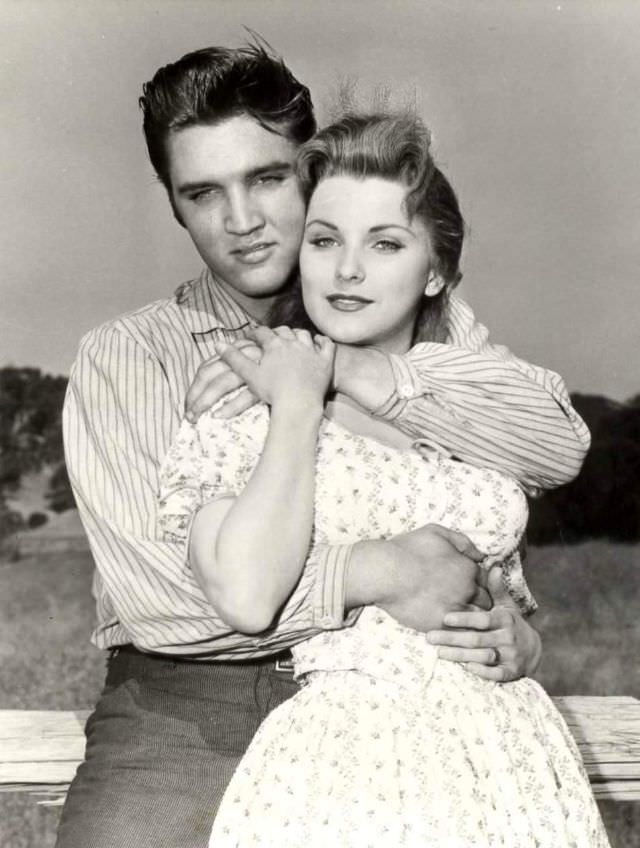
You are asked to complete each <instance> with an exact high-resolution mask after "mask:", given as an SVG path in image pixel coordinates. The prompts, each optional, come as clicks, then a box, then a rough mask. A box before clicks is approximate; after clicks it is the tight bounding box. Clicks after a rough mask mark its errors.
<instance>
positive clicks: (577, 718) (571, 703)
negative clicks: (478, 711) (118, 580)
mask: <svg viewBox="0 0 640 848" xmlns="http://www.w3.org/2000/svg"><path fill="white" fill-rule="evenodd" d="M554 701H555V703H556V706H557V707H558V709H559V710H560V712H561V713H562V714H563V716H564V718H565V720H566V722H567V724H568V726H569V728H570V730H571V732H572V733H573V736H574V738H575V739H576V741H577V743H578V747H579V748H580V751H581V753H582V757H583V759H584V763H585V766H586V769H587V773H588V774H589V779H590V780H591V785H592V787H593V791H594V794H595V796H596V798H599V799H609V800H619V801H640V701H638V700H636V699H635V698H628V697H615V696H608V697H604V698H595V697H581V696H571V697H564V698H554ZM88 715H89V712H88V711H86V710H78V711H59V710H45V711H43V710H0V791H20V790H22V791H29V792H35V793H42V794H44V795H45V796H47V798H48V801H46V802H45V803H59V802H60V801H61V799H62V798H63V797H64V794H65V792H66V790H67V788H68V785H69V782H70V781H71V779H72V778H73V775H74V774H75V771H76V768H77V767H78V764H79V763H80V762H81V761H82V759H83V756H84V741H85V740H84V724H85V722H86V720H87V717H88Z"/></svg>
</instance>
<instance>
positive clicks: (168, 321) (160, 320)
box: [80, 287, 186, 349]
mask: <svg viewBox="0 0 640 848" xmlns="http://www.w3.org/2000/svg"><path fill="white" fill-rule="evenodd" d="M180 288H182V287H180ZM178 290H180V289H178ZM183 325H184V321H183V318H182V316H181V309H180V306H179V305H178V303H177V300H176V295H175V294H174V295H172V296H171V297H163V298H160V299H159V300H154V301H152V302H151V303H148V304H146V305H145V306H140V307H138V308H137V309H133V310H131V311H130V312H125V313H124V314H122V315H118V316H116V317H115V318H110V319H108V320H107V321H104V322H103V323H102V324H99V325H98V326H97V327H94V328H93V329H91V330H89V331H88V332H87V333H85V334H84V336H83V337H82V339H81V340H80V349H83V348H86V347H87V346H94V345H96V344H104V343H108V342H109V341H110V340H115V339H120V340H122V341H125V342H126V341H130V342H132V343H135V344H138V345H142V346H143V347H151V348H156V347H157V345H158V342H159V340H160V339H166V338H167V333H169V334H170V336H171V337H175V336H176V335H180V334H182V333H184V332H186V329H185V328H184V326H183Z"/></svg>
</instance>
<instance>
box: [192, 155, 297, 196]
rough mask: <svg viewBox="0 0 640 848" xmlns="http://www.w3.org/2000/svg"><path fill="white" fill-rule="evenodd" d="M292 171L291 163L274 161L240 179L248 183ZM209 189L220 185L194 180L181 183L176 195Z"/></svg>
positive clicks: (252, 170) (208, 181) (254, 169)
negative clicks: (268, 175)
mask: <svg viewBox="0 0 640 848" xmlns="http://www.w3.org/2000/svg"><path fill="white" fill-rule="evenodd" d="M292 171H293V165H292V164H291V162H281V161H280V160H275V161H273V162H267V163H266V164H264V165H258V166H257V167H256V168H251V169H250V170H248V171H245V172H244V174H242V179H243V180H244V181H246V182H250V181H251V180H255V179H256V177H261V176H264V175H265V174H274V173H275V174H290V173H291V172H292ZM211 188H220V183H218V182H216V181H215V180H206V179H205V180H194V181H193V182H187V183H182V185H179V186H178V187H177V189H176V191H177V193H178V194H193V193H195V192H198V191H203V190H206V189H211Z"/></svg>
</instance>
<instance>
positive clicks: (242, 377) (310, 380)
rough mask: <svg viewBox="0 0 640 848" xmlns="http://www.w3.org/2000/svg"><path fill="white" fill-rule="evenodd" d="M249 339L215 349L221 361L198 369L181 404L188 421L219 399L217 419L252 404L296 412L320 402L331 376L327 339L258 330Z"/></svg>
mask: <svg viewBox="0 0 640 848" xmlns="http://www.w3.org/2000/svg"><path fill="white" fill-rule="evenodd" d="M251 335H252V337H253V338H252V339H243V340H240V341H238V342H236V343H234V344H222V343H221V344H218V345H216V351H217V353H218V356H219V359H210V360H208V361H207V362H204V363H203V364H202V365H201V366H200V368H199V369H198V373H197V374H196V377H195V379H194V382H193V384H192V385H191V388H190V389H189V392H188V393H187V399H186V403H185V407H186V414H187V418H189V419H190V420H191V421H195V420H196V419H197V418H198V416H199V415H201V414H202V412H204V411H205V410H206V409H209V408H211V407H212V406H214V405H215V404H216V403H218V401H220V400H222V404H221V406H220V407H218V408H217V409H216V412H215V414H216V417H219V418H232V417H233V416H235V415H239V414H240V413H241V412H244V411H245V410H246V409H248V408H249V407H250V406H252V405H253V404H254V403H255V402H256V400H261V401H263V402H264V403H268V404H270V405H272V406H273V405H274V404H280V403H286V404H287V405H289V406H292V405H295V406H297V407H298V408H300V409H302V408H304V407H305V406H306V405H309V406H314V405H317V404H318V403H319V404H320V405H321V404H322V402H323V400H324V397H325V395H326V393H327V390H328V388H329V386H330V384H331V379H332V376H333V360H334V355H335V347H334V344H333V342H332V341H331V340H330V339H328V338H326V337H325V336H320V335H316V336H314V337H313V338H312V337H311V335H310V333H308V332H307V331H306V330H292V329H290V328H289V327H278V328H276V329H274V330H272V329H269V328H268V327H256V328H254V329H253V330H252V331H251ZM238 389H239V391H237V393H236V394H235V395H233V396H231V397H229V395H230V393H232V392H234V391H236V390H238Z"/></svg>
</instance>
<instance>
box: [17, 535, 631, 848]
mask: <svg viewBox="0 0 640 848" xmlns="http://www.w3.org/2000/svg"><path fill="white" fill-rule="evenodd" d="M91 567H92V566H91V560H90V557H89V555H88V554H87V553H86V552H83V551H78V550H75V551H69V552H66V553H64V552H53V553H52V552H44V551H43V552H42V553H40V554H34V555H30V556H27V557H24V558H23V559H21V560H18V561H17V562H2V561H0V708H25V709H37V708H41V709H54V708H58V709H73V708H87V707H91V706H92V705H93V703H94V702H95V700H96V698H97V695H98V693H99V691H100V688H101V685H102V679H103V675H104V658H103V656H102V655H101V653H100V652H99V651H97V650H95V649H94V648H92V647H91V645H90V644H89V641H88V639H89V633H90V631H91V625H92V620H93V603H92V599H91V597H90V583H91ZM527 574H528V576H529V580H530V584H531V586H532V588H533V590H534V594H535V595H536V596H537V598H538V601H539V603H540V607H541V609H540V611H539V612H538V613H537V614H536V616H535V620H534V623H535V624H536V626H537V627H538V629H539V630H540V631H541V632H542V636H543V641H544V648H545V653H544V659H543V662H542V666H541V668H540V671H539V674H538V675H537V676H538V678H539V680H540V681H541V682H542V683H543V684H544V685H545V686H546V688H547V689H548V691H549V692H550V693H551V694H553V695H562V694H575V695H578V694H582V695H607V694H621V695H634V696H635V697H637V698H640V673H639V667H638V656H639V655H640V616H639V615H638V610H639V609H640V546H638V545H636V546H625V545H611V544H608V543H605V542H591V543H588V544H582V545H577V546H574V547H565V548H560V547H548V548H538V549H532V550H531V551H530V554H529V560H528V564H527ZM602 811H603V815H604V817H605V821H606V823H607V828H608V830H609V833H610V837H611V842H612V846H613V848H635V846H636V845H637V844H638V839H639V834H640V804H622V803H618V804H614V803H607V804H603V805H602ZM59 814H60V811H59V808H55V807H53V808H51V807H41V806H37V805H36V804H35V802H34V801H33V800H32V799H28V798H27V797H26V796H25V795H20V794H18V793H13V794H8V795H0V845H1V846H2V848H51V846H53V844H54V841H55V836H54V834H55V828H56V823H57V820H58V817H59ZM114 848H115V847H114Z"/></svg>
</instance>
